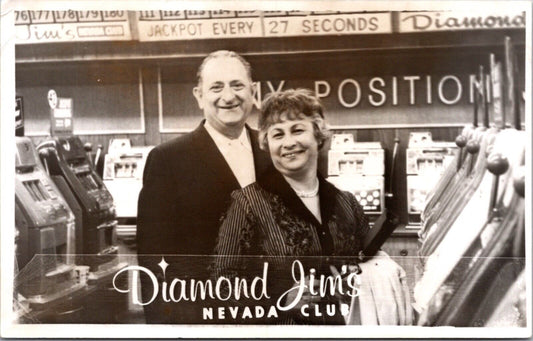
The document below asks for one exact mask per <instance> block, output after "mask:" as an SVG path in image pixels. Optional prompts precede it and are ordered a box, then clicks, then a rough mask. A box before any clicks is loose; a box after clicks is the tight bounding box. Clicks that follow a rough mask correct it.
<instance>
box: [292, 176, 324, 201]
mask: <svg viewBox="0 0 533 341" xmlns="http://www.w3.org/2000/svg"><path fill="white" fill-rule="evenodd" d="M318 186H319V182H318V179H316V185H315V188H313V189H312V190H311V191H308V192H305V191H297V190H294V192H296V195H297V196H299V197H300V198H313V197H316V196H317V195H318Z"/></svg>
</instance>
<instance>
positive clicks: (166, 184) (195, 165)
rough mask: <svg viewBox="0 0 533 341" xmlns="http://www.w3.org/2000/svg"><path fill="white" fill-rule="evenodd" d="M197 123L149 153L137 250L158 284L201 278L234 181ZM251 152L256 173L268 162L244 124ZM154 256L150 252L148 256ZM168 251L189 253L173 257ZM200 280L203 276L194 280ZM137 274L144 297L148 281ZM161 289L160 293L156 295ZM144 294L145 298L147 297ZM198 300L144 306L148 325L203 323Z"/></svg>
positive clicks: (235, 184)
mask: <svg viewBox="0 0 533 341" xmlns="http://www.w3.org/2000/svg"><path fill="white" fill-rule="evenodd" d="M203 123H204V122H202V124H200V126H199V127H198V128H196V129H195V130H194V131H193V132H191V133H189V134H187V135H184V136H180V137H178V138H175V139H173V140H170V141H168V142H165V143H162V144H160V145H159V146H157V147H155V148H154V149H153V150H152V151H151V152H150V154H149V155H148V158H147V161H146V165H145V169H144V176H143V188H142V190H141V192H140V194H139V203H138V217H137V248H138V255H139V257H138V259H139V265H141V266H145V267H147V268H149V269H150V270H151V271H152V272H153V273H154V274H155V275H156V276H157V277H158V280H159V282H160V283H161V282H162V281H163V280H167V282H168V284H169V285H170V282H171V280H172V279H173V278H174V277H179V278H181V279H183V278H186V277H189V276H190V278H194V277H203V276H204V275H205V274H207V269H206V267H207V266H208V265H209V262H210V261H211V259H210V258H209V257H204V258H201V257H193V256H190V255H212V254H213V251H214V247H215V245H216V239H217V236H218V229H219V227H220V224H221V218H222V216H223V215H224V214H225V213H226V211H227V209H228V207H229V205H230V203H231V198H230V194H231V192H232V191H234V190H236V189H239V188H240V186H239V183H238V181H237V179H236V178H235V176H234V175H233V172H232V171H231V169H230V168H229V166H228V164H227V163H226V161H225V159H224V157H223V156H222V154H221V153H220V151H219V150H218V147H217V146H216V145H215V143H214V142H213V140H212V138H211V136H210V135H209V133H208V132H207V130H206V129H205V128H204V125H203ZM246 129H247V130H248V132H249V137H250V142H251V145H252V150H253V154H254V165H255V174H256V177H259V176H260V175H261V174H262V173H263V172H264V171H265V170H266V169H267V168H268V166H269V165H270V164H271V161H270V157H269V156H268V154H267V153H265V152H264V151H262V150H260V148H259V144H258V141H257V132H256V131H253V130H251V129H249V128H248V127H246ZM147 255H153V256H147ZM162 255H168V256H166V257H165V261H166V262H167V263H169V266H168V268H167V269H166V271H165V274H163V271H162V269H161V268H160V267H159V266H157V263H159V262H160V261H161V256H162ZM170 255H189V256H186V257H172V256H170ZM195 279H197V280H201V279H202V278H195ZM147 280H148V278H147V277H144V276H141V286H142V288H143V298H145V299H144V301H146V300H147V299H149V298H150V297H151V295H152V290H153V285H151V281H148V282H147ZM160 296H161V293H160V294H159V297H160ZM146 297H147V298H146ZM201 305H202V304H201V303H199V304H198V303H197V304H195V305H189V306H188V307H187V304H182V303H173V302H170V303H165V302H162V301H161V300H160V299H159V298H158V299H156V301H154V302H152V303H151V304H149V305H146V306H144V309H145V317H146V322H147V323H202V321H201V320H198V319H201V312H198V311H197V309H198V308H199V307H200V306H201Z"/></svg>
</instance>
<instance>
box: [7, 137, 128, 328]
mask: <svg viewBox="0 0 533 341" xmlns="http://www.w3.org/2000/svg"><path fill="white" fill-rule="evenodd" d="M15 157H16V162H15V168H16V171H15V227H16V234H15V235H16V240H15V250H16V251H15V254H16V258H15V259H16V267H15V268H16V269H17V274H16V276H15V290H14V293H15V297H14V302H15V310H16V315H17V316H18V318H19V322H21V323H76V322H78V323H80V322H83V323H103V322H107V323H113V322H116V318H117V316H118V315H119V314H120V313H121V312H123V309H124V305H125V304H126V301H125V299H124V297H121V296H119V295H117V294H115V293H114V291H113V290H111V287H112V284H111V279H112V276H113V275H114V274H115V273H116V272H117V271H118V270H119V269H121V268H123V267H125V266H126V263H125V262H121V261H120V258H119V252H118V246H117V240H116V226H117V220H116V211H115V205H114V201H113V197H112V195H111V194H110V193H109V191H108V190H107V188H106V187H105V185H104V183H103V181H102V179H101V178H100V176H99V175H98V174H97V173H96V171H95V169H94V167H93V165H92V162H91V160H90V158H89V157H88V155H87V153H86V148H85V146H84V145H83V143H82V142H81V140H80V139H79V138H78V137H76V136H68V137H54V138H50V139H49V140H47V141H44V142H42V143H41V144H39V145H38V146H37V147H36V148H35V147H34V145H33V144H32V142H31V140H30V139H29V138H27V137H17V138H16V155H15ZM102 306H105V309H101V307H102Z"/></svg>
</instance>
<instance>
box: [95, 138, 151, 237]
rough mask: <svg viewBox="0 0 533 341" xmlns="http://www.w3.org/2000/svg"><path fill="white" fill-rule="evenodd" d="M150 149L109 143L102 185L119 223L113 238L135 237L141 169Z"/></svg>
mask: <svg viewBox="0 0 533 341" xmlns="http://www.w3.org/2000/svg"><path fill="white" fill-rule="evenodd" d="M152 148H153V146H141V147H132V146H131V142H130V140H129V139H111V140H110V142H109V148H108V153H107V154H106V155H105V159H104V172H103V178H104V184H105V186H106V187H107V189H108V190H109V192H110V193H111V195H112V196H113V199H114V201H115V205H116V214H117V218H118V220H119V225H118V227H117V234H118V235H119V237H121V238H123V239H128V240H130V239H134V238H135V235H136V219H137V201H138V198H139V193H140V191H141V189H142V177H143V171H144V165H145V162H146V158H147V157H148V153H150V150H152Z"/></svg>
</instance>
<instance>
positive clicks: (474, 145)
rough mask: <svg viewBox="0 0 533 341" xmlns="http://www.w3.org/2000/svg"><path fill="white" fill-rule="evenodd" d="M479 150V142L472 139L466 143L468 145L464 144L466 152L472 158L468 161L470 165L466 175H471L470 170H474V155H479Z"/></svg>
mask: <svg viewBox="0 0 533 341" xmlns="http://www.w3.org/2000/svg"><path fill="white" fill-rule="evenodd" d="M479 149H480V146H479V142H477V141H476V140H474V139H472V140H470V141H468V143H467V144H466V151H467V152H468V153H469V154H471V155H472V158H471V159H470V165H469V167H468V173H467V174H468V175H470V173H472V169H473V168H474V155H476V154H477V153H479Z"/></svg>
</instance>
